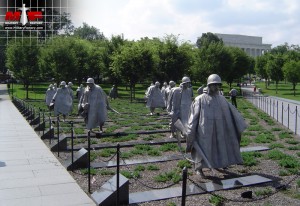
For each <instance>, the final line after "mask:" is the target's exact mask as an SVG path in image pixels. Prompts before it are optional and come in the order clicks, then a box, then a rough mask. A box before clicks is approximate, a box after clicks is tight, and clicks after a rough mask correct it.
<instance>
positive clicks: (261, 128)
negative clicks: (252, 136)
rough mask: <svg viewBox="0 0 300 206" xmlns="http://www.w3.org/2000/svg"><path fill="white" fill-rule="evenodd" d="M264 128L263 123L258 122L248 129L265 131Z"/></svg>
mask: <svg viewBox="0 0 300 206" xmlns="http://www.w3.org/2000/svg"><path fill="white" fill-rule="evenodd" d="M263 129H264V128H263V127H262V126H261V125H259V124H256V125H250V126H249V127H248V129H247V130H248V131H263Z"/></svg>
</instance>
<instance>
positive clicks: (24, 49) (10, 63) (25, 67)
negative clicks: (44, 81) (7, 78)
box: [6, 39, 40, 99]
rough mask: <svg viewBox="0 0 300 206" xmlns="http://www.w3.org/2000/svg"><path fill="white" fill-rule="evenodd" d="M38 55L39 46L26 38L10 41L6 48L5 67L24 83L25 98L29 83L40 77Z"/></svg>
mask: <svg viewBox="0 0 300 206" xmlns="http://www.w3.org/2000/svg"><path fill="white" fill-rule="evenodd" d="M38 55H39V47H38V46H36V45H32V44H31V42H30V41H29V40H28V39H23V40H16V41H12V42H10V43H9V45H8V46H7V49H6V67H7V68H8V69H9V70H11V71H12V72H13V73H14V76H15V78H17V79H19V80H21V81H22V83H23V84H24V87H25V89H26V99H28V88H29V86H30V84H32V83H33V82H34V81H37V80H38V79H39V77H40V76H39V74H40V73H39V68H38Z"/></svg>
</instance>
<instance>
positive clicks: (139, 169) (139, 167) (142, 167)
mask: <svg viewBox="0 0 300 206" xmlns="http://www.w3.org/2000/svg"><path fill="white" fill-rule="evenodd" d="M145 169H146V168H145V166H144V165H137V166H136V167H135V168H134V171H139V172H142V171H145Z"/></svg>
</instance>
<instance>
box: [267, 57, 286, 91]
mask: <svg viewBox="0 0 300 206" xmlns="http://www.w3.org/2000/svg"><path fill="white" fill-rule="evenodd" d="M283 65H284V60H283V57H282V55H280V54H278V55H269V58H268V62H267V65H266V70H267V73H268V76H269V77H270V78H271V79H272V80H274V81H275V84H276V94H277V89H278V83H279V81H280V80H283V71H282V67H283Z"/></svg>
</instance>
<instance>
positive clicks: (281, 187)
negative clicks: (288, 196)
mask: <svg viewBox="0 0 300 206" xmlns="http://www.w3.org/2000/svg"><path fill="white" fill-rule="evenodd" d="M298 177H299V173H298V174H297V175H296V176H295V177H293V178H292V179H291V180H290V181H288V182H287V183H286V184H283V185H280V186H279V187H276V188H275V189H276V190H275V191H274V192H272V193H270V194H267V195H264V196H263V197H258V198H255V199H249V200H241V199H231V198H226V197H223V196H222V197H221V198H222V199H223V200H224V201H225V202H256V201H259V200H264V199H267V198H269V197H271V196H273V195H275V194H277V193H278V192H280V191H281V190H285V189H286V188H287V186H288V185H290V184H291V183H292V182H293V181H295V180H296V179H297V178H298ZM188 180H190V181H191V182H192V183H193V184H194V185H195V186H197V187H198V188H200V189H202V190H203V191H204V192H206V193H208V194H211V195H213V196H216V197H220V195H217V194H215V191H207V190H206V189H205V188H203V187H202V186H201V185H199V184H198V183H197V182H195V181H194V180H192V179H191V178H189V177H188Z"/></svg>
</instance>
